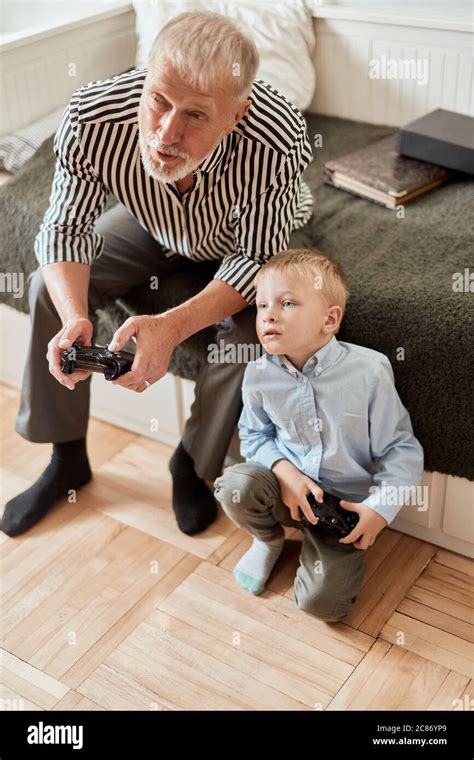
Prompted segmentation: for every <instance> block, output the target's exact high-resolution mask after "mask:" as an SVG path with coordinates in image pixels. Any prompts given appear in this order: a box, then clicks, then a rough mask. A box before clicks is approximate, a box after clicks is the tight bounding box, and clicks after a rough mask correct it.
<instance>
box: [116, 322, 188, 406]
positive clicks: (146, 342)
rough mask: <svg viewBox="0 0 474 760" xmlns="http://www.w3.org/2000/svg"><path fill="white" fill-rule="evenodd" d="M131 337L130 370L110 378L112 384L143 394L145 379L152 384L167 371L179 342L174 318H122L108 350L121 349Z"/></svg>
mask: <svg viewBox="0 0 474 760" xmlns="http://www.w3.org/2000/svg"><path fill="white" fill-rule="evenodd" d="M130 338H133V340H134V341H135V343H136V344H137V349H136V351H135V359H134V361H133V364H132V367H131V369H130V372H126V373H125V375H121V376H120V377H118V378H117V379H116V380H112V383H113V384H114V385H121V386H122V387H123V388H128V389H129V390H132V391H136V392H137V393H143V391H144V390H146V388H147V386H146V385H145V384H144V381H145V380H148V382H149V383H150V384H151V385H152V384H153V383H156V382H157V380H160V379H161V378H162V377H163V376H164V375H165V374H166V372H167V370H168V366H169V363H170V359H171V356H172V354H173V351H174V349H175V347H176V346H177V344H178V343H179V342H180V341H179V338H178V337H177V331H176V328H175V324H174V321H173V320H171V319H169V317H167V315H166V314H158V315H156V316H150V315H145V316H138V317H130V318H129V319H127V320H125V322H124V323H123V325H122V326H121V327H119V329H118V330H116V332H115V333H114V336H113V338H112V341H111V342H110V343H109V346H108V348H109V350H110V351H120V349H122V348H123V347H124V346H125V344H126V343H127V341H128V340H129V339H130Z"/></svg>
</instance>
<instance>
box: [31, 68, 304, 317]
mask: <svg viewBox="0 0 474 760" xmlns="http://www.w3.org/2000/svg"><path fill="white" fill-rule="evenodd" d="M146 74H147V69H134V70H133V71H128V72H125V73H124V74H120V75H118V76H114V77H111V78H110V79H105V80H101V81H97V82H90V83H89V84H87V85H84V86H83V87H80V88H79V89H78V90H76V91H75V92H74V93H73V95H72V96H71V99H70V102H69V104H68V106H67V108H66V109H65V111H64V114H63V116H62V119H61V124H60V126H59V128H58V130H57V132H56V135H55V138H54V143H53V150H54V155H55V156H56V159H57V162H56V168H55V174H54V179H53V185H52V189H51V195H50V199H49V207H48V209H47V211H46V214H45V216H44V219H43V222H42V224H41V227H40V230H39V233H38V235H37V236H36V239H35V247H34V250H35V256H36V258H37V260H38V262H39V264H40V266H45V265H46V264H49V263H52V262H57V261H74V262H79V263H83V264H88V265H90V264H92V262H93V261H94V259H95V258H97V257H98V256H99V255H100V254H101V252H102V250H103V246H104V239H103V237H102V236H101V235H99V234H98V233H96V232H95V231H94V224H95V222H96V220H97V219H98V218H99V217H100V215H101V214H102V213H103V211H104V207H105V203H106V199H107V194H108V193H109V192H110V193H112V194H113V195H114V196H115V198H117V200H118V201H119V202H120V203H122V204H123V205H124V206H125V207H126V208H127V209H128V210H129V211H130V212H131V213H132V214H133V216H134V217H135V218H136V219H137V220H138V222H139V223H140V225H141V226H142V227H143V228H144V229H146V230H147V231H148V232H149V233H150V234H151V235H152V236H153V238H154V239H155V240H157V241H158V242H159V243H160V244H161V245H162V246H163V249H164V252H165V255H167V256H170V257H173V256H175V255H176V254H181V255H182V256H187V257H188V258H190V259H192V260H193V261H205V260H210V259H217V260H219V259H220V260H221V264H220V266H219V267H218V269H217V271H216V273H215V275H214V276H215V278H216V279H220V280H223V281H224V282H227V283H228V284H229V285H231V286H232V287H233V288H235V290H237V291H238V292H239V293H240V294H241V295H242V297H243V298H245V299H246V300H247V301H248V303H254V302H255V289H254V285H253V280H254V277H255V275H256V273H257V271H258V270H259V268H260V267H261V266H262V264H263V263H264V262H265V261H267V260H268V259H269V258H270V257H271V256H273V255H274V254H275V253H277V252H278V251H280V250H284V249H286V248H287V247H288V242H289V238H290V233H291V232H292V230H293V229H298V228H299V227H302V226H303V225H304V224H306V222H307V221H308V220H309V219H310V217H311V214H312V205H313V201H312V196H311V192H310V190H309V188H308V187H307V185H306V184H305V183H304V182H303V181H302V177H301V175H302V173H303V171H304V169H305V168H306V167H307V166H308V164H309V163H310V162H311V161H312V160H313V156H312V152H311V145H310V142H309V138H308V133H307V127H306V122H305V120H304V118H303V116H302V114H301V113H300V111H299V110H298V109H297V108H296V107H295V106H294V105H293V104H292V103H290V101H288V100H287V99H286V98H285V97H283V95H281V94H280V93H279V92H278V91H277V90H275V89H273V88H272V87H270V85H268V84H266V83H265V82H263V81H262V80H254V82H253V84H252V89H251V93H250V95H249V98H250V99H251V101H252V102H251V106H250V108H249V110H248V112H247V114H246V115H245V116H244V117H243V118H242V119H241V120H240V121H239V122H238V124H236V126H235V127H234V129H233V131H232V132H231V133H230V134H228V135H226V136H225V137H224V138H223V139H222V140H221V142H220V143H219V144H218V145H217V147H216V148H215V150H214V151H212V152H211V153H210V154H209V155H208V156H207V157H206V158H205V160H204V161H203V162H202V163H201V164H200V165H199V167H198V168H197V169H196V170H195V171H194V172H193V174H194V185H193V186H192V187H191V189H190V190H189V191H188V192H186V193H185V194H184V195H181V194H180V192H179V191H178V189H177V187H176V183H175V182H168V183H164V182H159V181H158V180H155V179H153V178H151V177H150V176H149V175H148V174H147V173H146V171H145V169H144V168H143V165H142V162H141V159H140V149H139V133H138V107H139V101H140V96H141V94H142V90H143V84H144V80H145V77H146Z"/></svg>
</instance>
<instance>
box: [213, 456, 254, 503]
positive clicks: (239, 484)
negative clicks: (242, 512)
mask: <svg viewBox="0 0 474 760" xmlns="http://www.w3.org/2000/svg"><path fill="white" fill-rule="evenodd" d="M247 470H248V468H247V467H246V463H243V464H234V465H232V467H227V469H226V470H225V471H224V473H223V474H222V475H220V477H218V478H216V480H215V481H214V496H215V497H216V499H217V500H218V501H219V502H220V503H221V504H222V506H223V507H238V505H239V504H240V503H244V502H245V501H247V499H248V498H249V496H250V494H251V493H252V492H253V490H254V488H255V480H254V479H253V478H252V477H250V475H249V472H248V471H247Z"/></svg>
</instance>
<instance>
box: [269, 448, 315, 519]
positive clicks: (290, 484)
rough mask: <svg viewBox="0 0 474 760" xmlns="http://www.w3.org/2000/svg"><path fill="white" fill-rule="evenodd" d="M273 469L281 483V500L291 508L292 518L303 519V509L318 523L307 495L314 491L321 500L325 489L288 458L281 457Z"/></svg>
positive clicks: (307, 515) (307, 516)
mask: <svg viewBox="0 0 474 760" xmlns="http://www.w3.org/2000/svg"><path fill="white" fill-rule="evenodd" d="M272 471H273V472H274V473H275V475H276V478H277V480H278V482H279V484H280V490H281V500H282V502H283V504H285V506H287V507H288V509H289V510H290V514H291V517H292V519H293V520H297V521H299V520H301V513H300V509H301V511H302V512H303V513H304V515H305V517H306V518H307V519H308V522H310V523H312V525H317V523H318V518H317V517H316V515H315V514H314V512H313V510H312V509H311V507H310V505H309V502H308V499H307V498H306V497H307V496H308V494H310V493H312V494H313V496H314V498H315V499H316V501H319V502H321V501H322V500H323V496H324V494H323V490H322V489H321V488H320V487H319V486H318V484H317V483H315V482H314V480H311V478H308V477H307V476H306V475H303V473H302V472H300V470H298V468H297V467H295V466H294V465H293V464H291V462H289V461H288V460H287V459H279V460H278V461H277V462H276V463H275V464H274V465H273V467H272Z"/></svg>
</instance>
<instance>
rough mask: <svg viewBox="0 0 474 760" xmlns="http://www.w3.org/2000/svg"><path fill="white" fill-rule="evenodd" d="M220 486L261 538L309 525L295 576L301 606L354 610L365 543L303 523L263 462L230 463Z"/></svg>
mask: <svg viewBox="0 0 474 760" xmlns="http://www.w3.org/2000/svg"><path fill="white" fill-rule="evenodd" d="M214 487H215V491H214V494H215V497H216V499H218V501H220V503H221V504H222V507H223V509H224V511H225V512H226V514H227V515H228V516H229V517H230V518H231V519H232V520H233V521H234V522H235V523H237V525H239V526H240V527H241V528H245V530H247V531H248V532H249V533H251V534H252V535H253V536H255V537H256V538H258V539H260V540H261V541H270V540H271V539H273V538H277V536H280V535H282V534H283V529H282V527H281V526H282V525H286V526H288V527H292V528H299V529H300V530H303V544H302V548H301V554H300V565H299V568H298V571H297V573H296V578H295V582H294V593H295V601H296V606H297V607H298V608H299V609H301V610H304V611H305V612H308V613H310V614H312V615H315V616H316V617H317V618H320V619H321V620H325V621H327V622H335V621H336V620H340V618H342V617H344V615H347V613H348V612H350V610H351V609H352V607H353V606H354V604H355V601H356V597H357V594H358V593H359V591H360V588H361V586H362V581H363V578H364V570H365V567H364V564H365V562H364V560H365V554H366V552H365V551H364V550H363V549H356V548H355V547H354V546H353V545H352V544H341V543H339V538H340V536H339V535H337V534H335V533H332V532H331V531H330V530H328V529H327V528H324V527H322V526H315V527H314V528H302V527H301V524H300V523H299V522H297V521H295V520H293V519H292V517H291V515H290V510H289V509H288V507H287V506H285V504H284V503H283V502H282V500H281V493H280V484H279V482H278V479H277V477H276V475H275V474H274V473H273V472H272V471H271V470H269V469H268V468H267V467H263V465H260V464H254V463H251V462H246V463H242V464H235V465H232V467H227V468H226V469H225V470H224V473H223V474H222V476H221V477H218V478H217V479H216V481H215V483H214Z"/></svg>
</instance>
